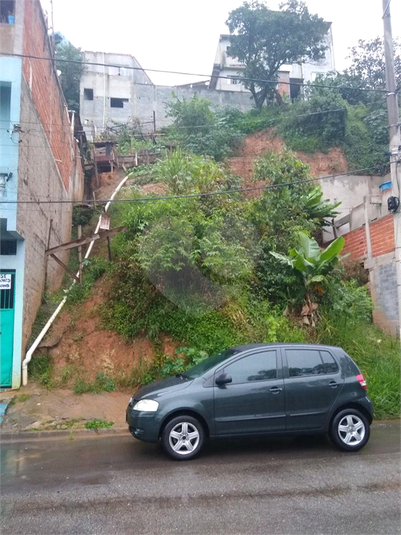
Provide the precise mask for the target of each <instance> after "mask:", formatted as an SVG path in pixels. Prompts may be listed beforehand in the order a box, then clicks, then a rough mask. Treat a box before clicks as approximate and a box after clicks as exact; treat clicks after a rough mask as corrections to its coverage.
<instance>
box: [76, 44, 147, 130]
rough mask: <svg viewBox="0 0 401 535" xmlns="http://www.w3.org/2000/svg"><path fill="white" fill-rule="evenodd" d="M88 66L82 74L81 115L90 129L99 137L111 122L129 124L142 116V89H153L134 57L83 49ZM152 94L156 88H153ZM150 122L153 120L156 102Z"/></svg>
mask: <svg viewBox="0 0 401 535" xmlns="http://www.w3.org/2000/svg"><path fill="white" fill-rule="evenodd" d="M83 57H84V61H85V62H86V68H85V71H84V73H83V74H82V77H81V85H80V114H81V117H82V121H83V126H84V129H85V130H86V132H87V133H88V134H89V135H91V137H92V138H95V137H96V136H97V135H98V134H100V133H101V132H103V131H104V130H105V128H106V126H107V125H108V124H110V123H113V122H116V123H128V122H129V121H130V120H131V119H134V118H135V117H137V116H138V109H137V107H138V99H139V95H138V89H139V88H140V87H143V86H148V87H149V88H150V89H151V88H153V84H152V81H151V79H150V78H149V76H148V75H147V74H146V72H145V71H144V70H143V69H142V67H141V66H140V64H139V63H138V61H137V60H136V59H135V58H134V56H130V55H129V54H113V53H107V52H89V51H85V52H83ZM151 93H152V89H151ZM148 115H149V117H148V121H149V122H152V121H153V115H152V104H150V106H149V114H148Z"/></svg>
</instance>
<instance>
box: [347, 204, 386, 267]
mask: <svg viewBox="0 0 401 535" xmlns="http://www.w3.org/2000/svg"><path fill="white" fill-rule="evenodd" d="M343 237H344V238H345V246H344V249H343V252H342V254H346V253H350V254H351V258H354V259H358V258H361V257H363V256H365V255H366V254H367V246H366V233H365V227H360V228H358V229H356V230H352V231H351V232H348V233H347V234H345V235H344V236H343ZM370 241H371V244H372V256H381V255H383V254H386V253H391V252H392V251H394V249H395V240H394V223H393V216H392V215H391V214H389V215H387V216H385V217H382V218H381V219H379V220H377V221H374V222H373V223H371V225H370Z"/></svg>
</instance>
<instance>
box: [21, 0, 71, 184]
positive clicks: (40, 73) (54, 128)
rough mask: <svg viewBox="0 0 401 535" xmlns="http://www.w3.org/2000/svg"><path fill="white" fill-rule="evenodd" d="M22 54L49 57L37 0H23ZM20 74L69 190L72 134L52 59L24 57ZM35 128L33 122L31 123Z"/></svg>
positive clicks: (45, 30) (46, 38) (43, 24)
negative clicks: (27, 87)
mask: <svg viewBox="0 0 401 535" xmlns="http://www.w3.org/2000/svg"><path fill="white" fill-rule="evenodd" d="M23 50H24V54H25V55H30V56H39V57H50V56H51V53H50V48H49V41H48V37H47V28H46V25H45V21H44V18H43V14H42V10H41V7H40V3H39V0H25V15H24V44H23ZM22 70H23V75H24V78H25V81H26V83H27V84H28V86H29V87H30V88H31V95H32V100H33V101H34V103H35V107H36V109H37V111H38V114H39V117H40V120H41V122H42V124H43V128H44V130H45V133H46V137H47V139H48V141H49V144H50V147H51V150H52V153H53V156H54V158H55V160H56V163H57V167H58V169H59V171H60V175H61V178H62V181H63V184H64V186H65V188H66V190H67V191H68V189H69V180H70V175H71V171H72V163H73V162H72V153H71V150H72V136H71V131H70V124H69V119H68V112H67V108H66V104H65V100H64V96H63V94H62V92H61V89H60V87H59V84H58V81H57V78H56V74H55V72H54V71H53V66H52V62H50V61H43V60H40V59H29V58H24V59H23V67H22ZM33 129H34V126H33Z"/></svg>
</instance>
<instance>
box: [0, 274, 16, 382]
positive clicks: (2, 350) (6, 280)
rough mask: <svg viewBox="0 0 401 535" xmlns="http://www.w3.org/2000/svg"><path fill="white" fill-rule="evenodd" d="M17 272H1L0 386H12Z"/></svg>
mask: <svg viewBox="0 0 401 535" xmlns="http://www.w3.org/2000/svg"><path fill="white" fill-rule="evenodd" d="M14 291H15V270H1V271H0V385H1V386H3V387H4V386H11V384H12V370H13V347H14Z"/></svg>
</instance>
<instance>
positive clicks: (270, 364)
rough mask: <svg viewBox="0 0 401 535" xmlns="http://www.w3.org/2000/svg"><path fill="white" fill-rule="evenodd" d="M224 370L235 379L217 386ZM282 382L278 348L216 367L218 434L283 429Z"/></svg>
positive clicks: (215, 387)
mask: <svg viewBox="0 0 401 535" xmlns="http://www.w3.org/2000/svg"><path fill="white" fill-rule="evenodd" d="M278 358H279V359H280V366H278ZM223 373H224V374H226V375H228V376H229V378H231V379H232V380H231V382H229V383H227V384H224V385H217V384H216V382H215V381H216V379H217V378H218V377H221V374H223ZM283 383H284V382H283V378H282V371H281V356H279V355H278V352H277V351H276V350H275V349H268V350H267V349H266V350H261V351H254V352H252V353H251V354H247V355H245V356H243V357H239V358H237V359H236V360H235V361H231V362H229V363H227V364H226V365H225V366H223V367H221V368H220V369H219V370H217V371H216V373H215V378H214V386H213V394H214V415H215V431H216V435H240V434H248V433H265V432H270V431H280V430H284V428H285V411H284V384H283Z"/></svg>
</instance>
